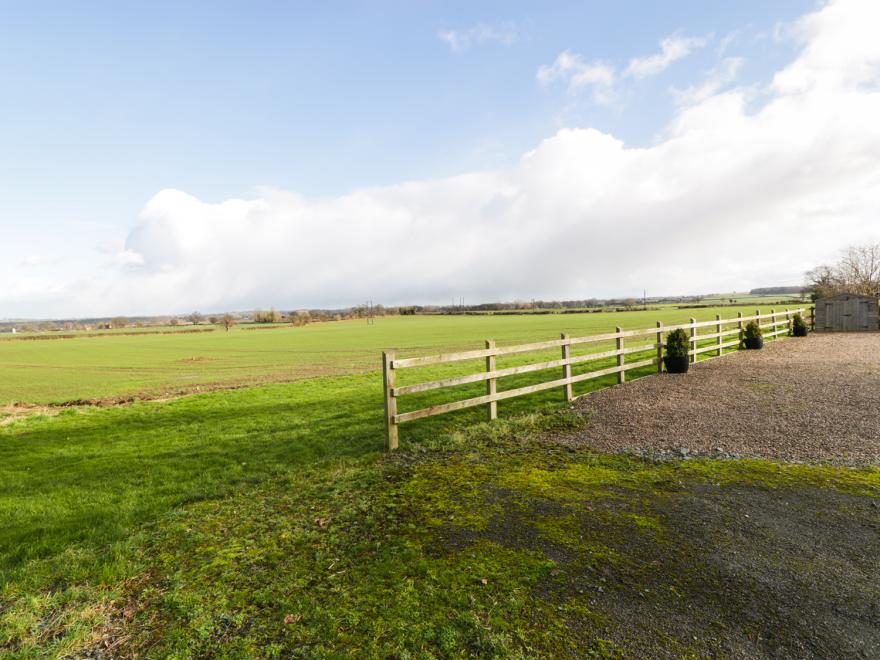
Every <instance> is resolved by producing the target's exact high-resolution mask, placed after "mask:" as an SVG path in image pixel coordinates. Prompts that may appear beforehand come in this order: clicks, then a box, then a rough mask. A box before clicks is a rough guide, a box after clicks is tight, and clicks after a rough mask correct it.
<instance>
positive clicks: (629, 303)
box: [623, 298, 638, 309]
mask: <svg viewBox="0 0 880 660" xmlns="http://www.w3.org/2000/svg"><path fill="white" fill-rule="evenodd" d="M637 304H638V303H637V301H636V299H635V298H627V299H626V300H624V301H623V306H624V307H626V308H627V309H632V308H633V307H635V306H636V305H637Z"/></svg>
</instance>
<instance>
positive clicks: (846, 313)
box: [816, 295, 880, 332]
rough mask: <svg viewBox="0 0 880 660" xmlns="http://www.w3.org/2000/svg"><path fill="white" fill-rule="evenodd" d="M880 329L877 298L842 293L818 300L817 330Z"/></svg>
mask: <svg viewBox="0 0 880 660" xmlns="http://www.w3.org/2000/svg"><path fill="white" fill-rule="evenodd" d="M878 329H880V306H878V300H877V298H871V297H868V296H854V295H842V296H834V297H833V298H825V299H823V300H817V301H816V330H819V331H826V332H859V331H862V332H864V331H867V330H878Z"/></svg>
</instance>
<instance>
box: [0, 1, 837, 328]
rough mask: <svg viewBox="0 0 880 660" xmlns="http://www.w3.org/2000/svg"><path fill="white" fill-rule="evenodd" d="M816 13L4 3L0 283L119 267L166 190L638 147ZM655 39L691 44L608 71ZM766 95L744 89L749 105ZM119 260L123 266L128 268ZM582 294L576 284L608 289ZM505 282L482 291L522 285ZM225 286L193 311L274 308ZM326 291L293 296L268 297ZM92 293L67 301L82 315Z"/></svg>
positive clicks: (250, 194) (197, 190)
mask: <svg viewBox="0 0 880 660" xmlns="http://www.w3.org/2000/svg"><path fill="white" fill-rule="evenodd" d="M820 6H821V3H816V2H812V1H810V2H806V1H803V0H800V1H794V0H778V1H775V2H772V3H768V2H760V1H754V2H736V3H730V2H705V1H696V0H695V1H688V2H685V1H681V2H669V3H653V2H650V3H649V2H635V1H627V2H614V3H610V2H602V3H599V2H578V3H574V2H571V3H564V2H560V3H523V2H480V3H474V2H467V3H465V2H458V3H453V2H442V3H441V2H436V3H428V2H418V3H417V2H412V3H405V2H373V3H366V2H364V3H341V2H338V3H288V2H277V3H273V2H248V3H244V2H237V3H232V2H212V3H207V2H204V3H198V2H187V3H180V2H173V3H171V2H168V3H165V2H149V3H147V2H143V3H112V2H77V3H62V2H36V1H35V2H2V1H0V77H2V80H3V81H4V84H3V85H2V87H0V227H2V230H3V235H4V240H3V241H2V246H0V258H2V259H3V261H4V262H5V269H3V270H0V275H3V276H5V277H12V274H11V273H12V272H13V271H12V268H11V265H12V264H13V262H15V263H16V264H17V270H16V271H15V272H20V270H21V269H22V268H25V269H29V270H27V273H26V274H27V277H29V278H31V279H30V281H31V282H35V281H41V282H44V283H47V285H48V288H50V289H52V288H53V287H54V290H56V292H59V291H62V290H64V287H65V286H68V285H69V284H70V282H71V281H73V280H76V279H77V278H81V279H83V281H86V280H88V281H89V282H91V283H92V284H94V283H96V282H98V283H100V282H101V281H104V280H108V279H113V278H119V277H122V276H125V274H124V273H123V274H122V275H120V274H119V273H118V272H116V271H112V270H107V269H106V268H104V265H106V264H104V265H101V264H103V263H104V261H106V260H107V259H109V257H108V256H107V255H112V254H114V253H118V252H120V251H123V252H129V253H130V252H132V249H131V245H130V243H131V241H130V240H129V239H130V236H131V232H132V231H133V230H134V229H136V227H137V225H138V223H139V222H141V221H142V219H141V220H139V216H140V215H141V213H142V211H143V210H144V208H145V205H146V204H147V203H148V202H149V201H150V200H151V199H152V198H153V197H154V196H155V195H157V193H159V192H160V191H163V190H167V189H174V190H179V191H183V192H185V193H186V194H187V195H191V196H193V197H194V198H196V199H198V200H200V201H202V202H205V203H220V202H223V201H224V200H229V199H236V198H241V199H253V198H254V197H255V196H258V195H260V192H259V191H261V190H264V189H265V188H266V187H268V188H271V189H276V190H280V191H289V192H291V193H297V194H299V195H302V196H304V197H305V198H308V199H311V200H322V199H336V198H339V197H340V196H345V195H346V194H347V193H350V192H351V191H355V190H359V189H363V188H373V187H388V186H394V185H396V184H399V183H402V182H406V181H431V180H440V179H443V178H444V177H450V176H456V175H460V174H465V173H470V172H497V171H504V170H506V169H507V168H511V167H515V166H516V164H517V163H518V162H520V159H521V158H522V157H523V154H525V153H527V152H529V151H530V150H533V149H535V148H536V147H537V146H538V145H539V144H541V142H542V140H546V139H547V138H550V137H551V136H553V135H555V134H556V133H557V132H558V131H559V130H560V129H565V128H578V129H586V128H593V129H596V130H598V131H600V132H601V133H603V134H607V135H611V136H613V137H614V138H615V139H617V140H619V141H621V142H622V143H623V144H624V145H625V146H626V147H627V148H630V149H634V148H650V147H652V146H654V145H657V144H658V142H662V140H663V139H664V136H665V135H666V132H667V131H668V130H669V126H670V123H671V122H674V121H675V119H676V117H677V116H678V115H679V114H681V112H682V109H681V105H682V101H681V98H680V95H677V94H676V93H675V90H679V91H681V90H685V89H687V88H691V89H693V88H695V87H697V86H699V85H700V84H703V83H704V82H705V81H706V80H708V79H710V78H711V77H712V76H713V72H714V75H716V77H718V76H717V74H718V71H719V68H720V67H722V66H723V65H724V63H725V62H728V63H729V62H731V61H732V60H736V66H735V69H736V70H735V75H734V76H732V77H731V79H730V80H727V81H726V82H725V83H724V84H725V85H733V84H735V85H736V86H737V88H739V89H749V88H755V87H756V86H757V87H760V86H762V85H768V84H769V83H770V81H771V80H772V79H773V76H774V74H775V73H776V72H778V71H780V70H781V69H783V68H784V67H785V66H786V65H787V64H788V63H790V62H791V61H792V60H793V58H795V57H796V56H797V54H798V52H799V51H800V49H802V48H803V47H804V40H803V38H790V37H788V36H787V35H788V34H789V31H790V29H791V26H792V25H795V24H796V22H797V20H798V19H799V17H801V16H803V15H805V14H807V13H809V12H811V11H814V10H816V8H817V7H820ZM444 35H445V37H444ZM664 39H678V40H680V41H687V40H691V45H690V46H689V47H688V52H687V54H686V55H684V56H681V57H680V59H676V60H674V61H672V62H670V63H668V64H667V65H664V66H662V67H661V70H659V71H656V72H652V73H650V74H647V75H644V76H633V75H629V76H628V75H627V74H626V73H625V72H626V71H627V67H628V65H629V63H631V62H632V61H633V59H635V58H646V57H650V56H652V55H657V54H658V53H660V52H661V46H660V42H661V41H662V40H664ZM562 53H569V54H571V55H572V56H575V57H576V58H577V62H579V63H581V64H584V65H588V66H592V65H594V64H601V65H602V66H605V67H608V68H609V69H611V70H613V71H614V77H615V80H614V83H613V84H612V85H610V86H609V89H608V90H605V91H607V92H608V94H607V95H605V94H603V96H607V98H601V99H599V98H598V97H597V94H598V93H599V92H598V91H597V89H596V86H595V85H593V84H585V85H582V86H577V85H574V84H572V83H570V78H569V77H567V76H570V75H571V71H566V72H564V73H563V74H560V75H559V76H558V77H557V78H553V79H550V80H543V82H542V79H541V77H540V75H539V71H540V70H541V68H542V67H550V66H552V65H553V63H554V61H556V59H557V58H558V57H559V56H560V54H562ZM734 78H735V81H734ZM715 91H717V90H715ZM762 99H763V97H762V92H757V93H755V94H753V95H751V96H750V97H749V103H750V104H760V103H762V102H763V100H762ZM208 231H210V229H209V230H208ZM120 246H123V247H124V248H125V249H124V250H123V249H121V248H120ZM297 249H308V246H307V245H306V246H303V245H298V247H297ZM129 256H131V255H129ZM22 260H23V261H22ZM123 261H125V259H123ZM135 262H137V257H136V256H134V257H131V259H130V260H129V261H128V262H126V263H124V264H123V265H124V266H126V267H128V268H129V269H130V268H131V267H132V266H136V267H141V266H144V264H141V263H135ZM96 263H98V266H96V265H95V264H96ZM116 265H117V266H118V265H119V264H118V263H116ZM147 265H149V264H147ZM40 269H42V270H40ZM126 272H127V271H126ZM773 283H775V282H770V283H769V284H773ZM712 284H713V285H714V284H716V283H715V282H712ZM719 284H720V283H719ZM730 284H731V285H733V284H735V282H730ZM707 286H708V283H707ZM377 288H381V287H380V286H379V285H377ZM440 288H442V287H439V288H438V287H437V286H426V287H425V288H424V291H425V293H426V295H435V294H436V295H438V296H439V295H440V293H439V290H440ZM588 288H589V287H588ZM593 288H594V289H595V291H584V294H585V295H587V294H591V295H592V294H595V295H600V294H601V293H603V292H605V293H611V292H612V289H613V287H608V286H602V287H600V286H595V287H593ZM25 289H27V290H30V289H28V287H24V288H21V289H20V292H21V291H24V290H25ZM521 289H522V287H519V286H508V287H504V286H502V287H501V288H499V289H497V290H485V291H479V293H480V294H481V295H493V294H494V295H497V296H501V295H526V294H534V293H535V291H529V292H527V291H523V290H521ZM232 290H236V291H239V290H241V291H243V289H241V287H238V286H237V285H236V284H235V283H231V284H229V285H228V286H227V287H226V289H225V291H226V293H222V292H221V293H217V292H212V293H211V295H210V296H206V298H208V299H206V300H205V302H204V304H203V305H201V306H202V307H205V308H206V307H208V306H214V307H220V308H222V307H224V306H225V305H227V304H228V305H233V304H234V305H247V304H249V303H252V304H265V303H266V302H270V301H265V300H262V299H259V298H262V296H260V295H254V296H252V297H248V295H247V294H246V293H241V292H239V293H235V294H234V295H232V294H231V293H230V292H231V291H232ZM418 293H419V292H418V291H410V292H405V294H404V293H403V292H401V293H400V294H398V293H393V295H392V292H391V291H389V297H394V296H398V297H399V296H400V295H404V297H413V296H415V295H417V294H418ZM546 293H548V294H552V293H554V292H553V291H547V292H546ZM565 293H568V291H563V290H560V291H558V294H559V295H563V294H565ZM621 293H623V291H621ZM353 295H354V294H352V296H353ZM22 296H23V294H22V295H19V294H16V296H14V297H10V299H8V300H7V301H6V305H7V309H3V308H0V317H3V316H15V315H24V314H36V315H43V314H45V315H51V314H53V313H58V314H61V313H74V312H75V311H76V310H74V309H71V308H70V306H69V305H67V304H63V305H62V304H59V302H58V300H59V297H60V294H58V295H57V296H55V297H53V296H48V297H46V299H45V300H41V301H37V302H29V301H28V300H24V299H23V297H22ZM321 296H322V294H320V293H319V292H317V291H310V292H309V294H308V295H302V296H298V295H297V292H296V291H290V292H286V293H285V294H284V296H283V298H284V299H283V300H279V301H277V303H276V304H278V305H279V306H280V305H294V306H295V305H297V304H299V303H302V304H317V303H318V302H319V300H318V299H319V298H321ZM100 297H101V296H97V295H96V298H100ZM325 297H326V298H327V301H326V302H327V304H328V305H329V304H334V303H343V302H345V300H346V296H345V295H344V293H342V292H339V291H330V290H327V291H326V296H325ZM374 297H377V298H382V297H383V296H382V295H381V294H377V295H376V296H374ZM444 299H445V295H444ZM186 302H187V303H189V302H193V303H197V302H198V301H189V300H187V301H186ZM351 302H356V300H352V301H351ZM389 302H391V301H389ZM3 304H4V301H3V298H2V297H0V305H3ZM175 306H176V305H175V303H174V302H173V301H170V300H164V301H163V302H162V304H161V305H158V307H159V308H161V309H167V310H168V311H169V312H170V311H178V310H175V309H173V308H174V307H175ZM100 307H101V305H97V304H94V301H86V300H84V301H83V305H82V312H83V313H84V314H86V313H93V312H97V311H99V309H98V308H100ZM109 311H112V310H109ZM126 311H128V312H129V313H131V312H135V311H137V310H133V309H132V310H126ZM151 311H160V310H159V309H154V310H151Z"/></svg>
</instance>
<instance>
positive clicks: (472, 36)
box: [437, 23, 519, 53]
mask: <svg viewBox="0 0 880 660" xmlns="http://www.w3.org/2000/svg"><path fill="white" fill-rule="evenodd" d="M518 36H519V33H518V30H517V28H516V25H514V24H513V23H504V24H501V25H487V24H485V23H480V24H478V25H475V26H473V27H470V28H467V29H465V30H441V31H440V32H438V33H437V37H438V38H440V39H441V40H442V41H445V42H446V44H447V45H448V46H449V50H451V51H452V52H453V53H462V52H464V51H466V50H468V49H469V48H471V47H472V46H475V45H479V44H486V43H496V44H501V45H503V46H510V45H511V44H513V43H514V42H515V41H516V40H517V38H518Z"/></svg>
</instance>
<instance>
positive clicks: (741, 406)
mask: <svg viewBox="0 0 880 660" xmlns="http://www.w3.org/2000/svg"><path fill="white" fill-rule="evenodd" d="M575 405H576V406H577V407H580V408H584V409H588V410H590V411H591V413H592V416H591V423H590V424H589V425H588V426H587V428H586V429H585V430H584V431H583V432H581V433H579V434H578V435H577V436H574V437H572V438H568V439H567V440H565V442H566V443H572V444H577V445H588V446H591V447H594V448H595V449H598V450H601V451H624V452H631V453H636V454H639V455H650V456H653V457H656V458H661V459H662V458H666V457H681V456H692V455H710V456H719V457H734V458H736V457H741V456H742V457H746V456H750V457H763V458H772V459H780V460H786V461H804V462H830V463H836V464H853V465H868V464H870V465H880V423H878V422H880V333H853V334H839V333H834V334H825V333H822V334H811V335H810V336H809V337H807V338H805V339H803V338H789V339H784V340H782V341H776V342H770V343H768V344H767V345H765V347H764V349H763V350H761V351H740V352H737V353H732V354H729V355H725V356H724V357H722V358H721V359H715V360H707V361H705V362H701V363H699V364H696V365H691V369H690V372H689V373H688V374H666V373H664V374H662V375H658V376H651V377H648V378H642V379H639V380H636V381H633V382H630V383H627V384H625V385H622V386H617V387H612V388H609V389H606V390H600V391H598V392H594V393H592V394H589V395H587V396H585V397H583V398H581V399H579V400H578V401H577V402H576V403H575Z"/></svg>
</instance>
